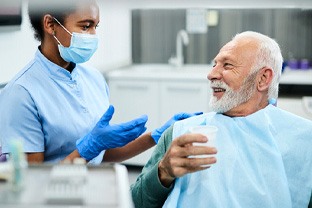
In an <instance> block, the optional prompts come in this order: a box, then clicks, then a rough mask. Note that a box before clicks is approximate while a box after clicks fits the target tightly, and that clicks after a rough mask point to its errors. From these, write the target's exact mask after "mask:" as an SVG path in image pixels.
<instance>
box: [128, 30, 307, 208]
mask: <svg viewBox="0 0 312 208" xmlns="http://www.w3.org/2000/svg"><path fill="white" fill-rule="evenodd" d="M214 62H215V64H214V66H213V69H212V71H211V72H210V73H209V75H208V79H209V80H210V82H211V88H212V92H213V94H212V98H211V101H210V105H211V109H212V110H213V111H214V112H210V113H207V114H203V115H200V116H196V117H193V118H190V119H187V120H184V121H178V122H176V123H175V124H174V125H173V126H172V127H170V128H169V129H168V130H167V131H166V132H165V133H164V134H163V136H162V138H161V140H160V142H159V143H158V145H157V147H156V149H155V151H154V153H153V155H152V157H151V158H150V160H149V161H148V163H147V164H146V166H145V167H144V169H143V171H142V173H141V175H140V176H139V177H138V179H137V181H136V183H135V184H133V185H132V187H131V191H132V196H133V200H134V203H135V205H136V207H149V208H150V207H161V206H163V207H170V208H172V207H196V208H198V207H253V208H254V207H259V208H260V207H261V208H263V207H283V208H286V207H298V208H302V207H308V204H309V201H310V197H311V190H312V150H311V147H312V122H311V121H309V120H306V119H303V118H300V117H298V116H296V115H293V114H291V113H289V112H286V111H283V110H281V109H279V108H277V107H275V106H273V105H271V104H270V103H269V102H268V100H271V99H277V96H278V83H279V79H280V76H281V68H282V62H283V58H282V55H281V51H280V48H279V46H278V44H277V43H276V42H275V41H274V40H273V39H271V38H269V37H267V36H265V35H262V34H259V33H256V32H250V31H248V32H243V33H240V34H238V35H236V36H235V37H234V38H233V39H232V40H231V41H230V42H229V43H227V44H226V45H225V46H223V47H222V48H221V50H220V52H219V54H218V55H217V56H216V57H215V59H214ZM197 125H214V126H217V127H218V128H219V131H218V133H217V136H216V147H207V146H206V147H203V146H194V145H193V143H194V142H206V141H207V139H208V140H209V138H206V137H205V136H203V135H201V134H190V133H188V131H189V129H190V127H193V126H197ZM203 154H204V155H207V156H208V157H206V158H203V157H201V158H194V157H189V156H191V155H203ZM207 166H208V167H207Z"/></svg>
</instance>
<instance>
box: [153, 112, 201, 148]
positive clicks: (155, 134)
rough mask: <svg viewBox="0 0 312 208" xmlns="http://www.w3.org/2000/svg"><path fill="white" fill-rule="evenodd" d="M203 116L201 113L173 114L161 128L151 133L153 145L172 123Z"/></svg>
mask: <svg viewBox="0 0 312 208" xmlns="http://www.w3.org/2000/svg"><path fill="white" fill-rule="evenodd" d="M200 114H203V112H196V113H178V114H175V115H174V116H173V117H172V118H171V119H169V120H168V121H167V122H166V123H165V124H164V125H163V126H162V127H160V128H158V129H155V130H154V131H152V134H151V136H152V138H153V139H154V141H155V143H156V144H157V143H158V140H159V138H160V137H161V135H162V133H163V132H164V131H165V130H166V129H167V128H169V127H170V126H171V125H172V124H173V123H174V122H176V121H179V120H183V119H185V118H189V117H192V116H196V115H200Z"/></svg>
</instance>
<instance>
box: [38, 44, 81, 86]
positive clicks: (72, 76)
mask: <svg viewBox="0 0 312 208" xmlns="http://www.w3.org/2000/svg"><path fill="white" fill-rule="evenodd" d="M35 59H36V60H38V61H39V62H40V63H41V64H42V65H44V66H45V67H44V68H45V69H46V72H48V73H49V75H50V76H53V77H54V78H56V79H60V80H63V81H68V82H72V81H74V80H76V78H77V77H78V70H77V67H76V66H77V65H76V64H75V63H70V64H72V65H73V66H72V68H73V70H72V72H71V73H70V72H69V71H68V70H66V69H64V68H63V67H60V66H59V65H57V64H55V63H53V62H52V61H50V60H49V59H47V58H46V57H45V56H44V55H43V54H42V53H41V51H40V49H39V47H38V49H37V51H36V56H35Z"/></svg>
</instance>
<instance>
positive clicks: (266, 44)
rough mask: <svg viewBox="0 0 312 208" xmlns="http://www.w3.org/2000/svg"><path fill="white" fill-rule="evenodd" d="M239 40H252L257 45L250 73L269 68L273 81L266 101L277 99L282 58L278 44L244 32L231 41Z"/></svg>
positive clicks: (261, 36)
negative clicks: (254, 40)
mask: <svg viewBox="0 0 312 208" xmlns="http://www.w3.org/2000/svg"><path fill="white" fill-rule="evenodd" d="M238 38H239V39H241V38H253V39H256V40H257V41H258V43H259V48H258V49H259V50H258V52H257V53H256V57H255V60H254V63H253V68H252V69H251V71H250V73H253V72H255V71H258V70H260V69H262V68H263V67H269V68H271V69H272V70H273V79H272V82H271V84H270V86H269V92H268V99H270V98H275V99H277V97H278V85H279V81H280V77H281V73H282V65H283V57H282V53H281V49H280V47H279V45H278V43H277V42H276V41H275V40H274V39H272V38H270V37H268V36H266V35H263V34H261V33H257V32H253V31H246V32H242V33H239V34H237V35H235V36H234V38H233V40H235V39H238Z"/></svg>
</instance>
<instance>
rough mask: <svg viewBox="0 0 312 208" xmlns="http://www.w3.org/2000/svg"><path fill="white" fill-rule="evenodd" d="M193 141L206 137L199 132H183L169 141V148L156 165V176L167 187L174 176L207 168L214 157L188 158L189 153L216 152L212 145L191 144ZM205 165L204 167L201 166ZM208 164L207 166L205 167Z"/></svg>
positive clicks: (202, 140)
mask: <svg viewBox="0 0 312 208" xmlns="http://www.w3.org/2000/svg"><path fill="white" fill-rule="evenodd" d="M193 142H198V143H205V142H207V138H206V137H205V136H203V135H201V134H184V135H182V136H180V137H178V138H176V139H174V140H173V141H172V143H171V146H170V148H169V149H168V151H167V152H166V154H165V155H164V157H163V159H162V160H161V161H160V163H159V165H158V176H159V179H160V181H161V183H162V184H163V185H164V186H165V187H169V186H170V185H171V184H172V182H173V181H174V179H175V178H177V177H181V176H183V175H185V174H187V173H193V172H196V171H200V170H205V169H207V168H209V165H211V164H214V163H216V161H217V160H216V158H215V157H213V156H211V157H207V158H189V156H191V155H204V154H205V155H210V154H216V153H217V150H216V148H214V147H207V146H193ZM204 165H206V167H203V166H204ZM207 165H208V167H207Z"/></svg>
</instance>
